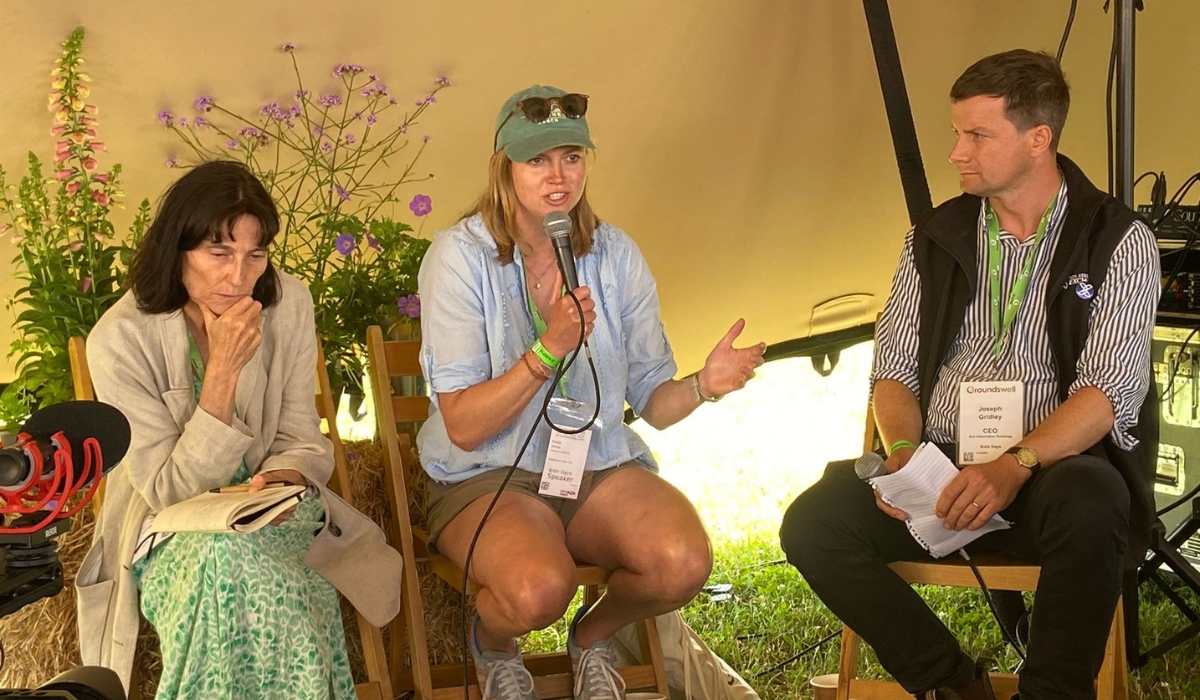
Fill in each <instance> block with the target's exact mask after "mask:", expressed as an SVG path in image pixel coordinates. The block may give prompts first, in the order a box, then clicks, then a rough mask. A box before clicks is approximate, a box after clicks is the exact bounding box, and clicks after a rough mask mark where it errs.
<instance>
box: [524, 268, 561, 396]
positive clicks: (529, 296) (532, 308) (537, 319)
mask: <svg viewBox="0 0 1200 700" xmlns="http://www.w3.org/2000/svg"><path fill="white" fill-rule="evenodd" d="M564 290H565V287H564ZM525 301H526V302H528V303H529V313H530V314H532V315H533V326H534V328H537V334H538V337H539V338H540V337H542V336H543V335H545V334H546V320H545V319H543V318H542V315H541V314H540V313H538V310H537V304H535V303H533V292H531V291H529V285H528V284H527V285H525ZM566 360H567V358H565V357H564V358H563V362H566ZM538 361H539V362H540V361H541V360H538ZM558 390H559V391H560V392H562V395H563V396H566V395H567V375H566V373H563V376H562V379H561V380H559V382H558Z"/></svg>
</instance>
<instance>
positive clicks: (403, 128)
mask: <svg viewBox="0 0 1200 700" xmlns="http://www.w3.org/2000/svg"><path fill="white" fill-rule="evenodd" d="M396 130H397V131H399V132H400V133H402V134H407V133H408V124H401V125H400V126H398V127H396Z"/></svg>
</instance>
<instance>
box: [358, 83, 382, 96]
mask: <svg viewBox="0 0 1200 700" xmlns="http://www.w3.org/2000/svg"><path fill="white" fill-rule="evenodd" d="M362 94H363V97H373V96H375V95H379V96H380V97H387V94H388V89H387V85H384V84H383V83H378V82H377V83H375V84H374V85H368V86H366V87H365V88H363V89H362Z"/></svg>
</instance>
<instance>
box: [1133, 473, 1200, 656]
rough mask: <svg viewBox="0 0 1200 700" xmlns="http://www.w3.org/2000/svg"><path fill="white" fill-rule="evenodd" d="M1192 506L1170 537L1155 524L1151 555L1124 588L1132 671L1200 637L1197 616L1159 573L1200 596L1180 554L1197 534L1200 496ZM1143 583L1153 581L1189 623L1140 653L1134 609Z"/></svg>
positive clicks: (1198, 575) (1194, 574)
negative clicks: (1174, 578)
mask: <svg viewBox="0 0 1200 700" xmlns="http://www.w3.org/2000/svg"><path fill="white" fill-rule="evenodd" d="M1191 506H1192V513H1191V515H1190V516H1189V517H1188V518H1187V519H1186V520H1184V521H1183V522H1182V523H1180V524H1179V526H1178V527H1176V528H1175V531H1174V532H1172V533H1171V534H1169V535H1168V534H1167V532H1166V528H1165V527H1164V526H1163V524H1162V521H1161V520H1159V521H1157V522H1155V524H1154V528H1153V529H1152V531H1151V535H1150V537H1151V539H1150V556H1149V558H1148V559H1146V563H1145V564H1144V565H1143V566H1142V568H1141V569H1139V570H1138V573H1137V579H1136V581H1131V582H1130V583H1132V584H1133V585H1129V586H1126V595H1125V606H1126V607H1125V619H1126V621H1127V624H1128V625H1129V634H1127V635H1126V637H1125V641H1126V647H1127V648H1126V652H1127V655H1128V657H1129V665H1130V666H1131V667H1133V668H1139V667H1141V666H1142V665H1144V664H1145V663H1146V662H1147V661H1149V660H1150V659H1153V658H1156V657H1159V656H1162V655H1163V654H1165V653H1167V652H1168V651H1170V650H1172V649H1174V648H1175V647H1177V646H1179V645H1180V644H1183V643H1184V642H1186V641H1188V640H1189V639H1191V638H1192V637H1194V636H1196V635H1197V634H1200V613H1198V612H1197V611H1196V610H1195V609H1194V608H1193V607H1192V605H1191V604H1190V603H1189V602H1188V601H1187V600H1185V599H1184V598H1183V596H1181V595H1180V594H1179V591H1177V590H1176V589H1175V588H1174V587H1173V586H1172V585H1171V582H1170V581H1168V580H1167V579H1166V577H1165V575H1164V573H1163V571H1162V568H1163V567H1164V566H1165V567H1166V568H1167V569H1169V570H1170V571H1171V572H1172V573H1174V574H1175V575H1176V576H1178V577H1179V580H1180V581H1182V582H1183V583H1184V585H1186V586H1187V587H1188V588H1190V589H1191V590H1192V592H1193V593H1195V594H1196V596H1197V597H1200V571H1198V570H1197V569H1196V567H1195V565H1193V564H1192V563H1191V562H1190V561H1188V560H1187V559H1186V558H1184V556H1183V555H1182V554H1180V549H1181V548H1183V547H1184V546H1185V544H1186V543H1187V541H1188V540H1189V539H1190V538H1191V537H1192V536H1193V535H1195V534H1196V533H1197V532H1200V497H1198V498H1193V499H1192V502H1191ZM1146 581H1151V582H1153V583H1154V585H1156V586H1157V587H1158V589H1159V590H1161V591H1162V592H1163V595H1165V596H1166V597H1167V599H1168V600H1170V601H1171V602H1172V603H1173V604H1174V605H1175V607H1177V608H1179V611H1180V612H1181V613H1183V615H1184V617H1186V618H1187V619H1188V622H1189V624H1188V625H1187V626H1186V627H1184V628H1183V629H1181V630H1180V631H1178V632H1176V633H1175V634H1173V635H1171V636H1170V637H1169V638H1167V639H1166V640H1164V641H1163V642H1161V643H1159V644H1158V645H1156V646H1155V647H1154V648H1152V649H1150V650H1148V651H1145V652H1143V651H1142V650H1141V644H1140V643H1139V641H1138V640H1139V636H1138V624H1137V620H1138V617H1137V609H1138V589H1139V588H1140V587H1141V584H1143V583H1145V582H1146Z"/></svg>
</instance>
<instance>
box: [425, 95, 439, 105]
mask: <svg viewBox="0 0 1200 700" xmlns="http://www.w3.org/2000/svg"><path fill="white" fill-rule="evenodd" d="M424 102H425V104H427V105H431V104H433V103H434V102H437V98H436V97H434V96H433V95H428V96H426V98H425V99H424Z"/></svg>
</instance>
